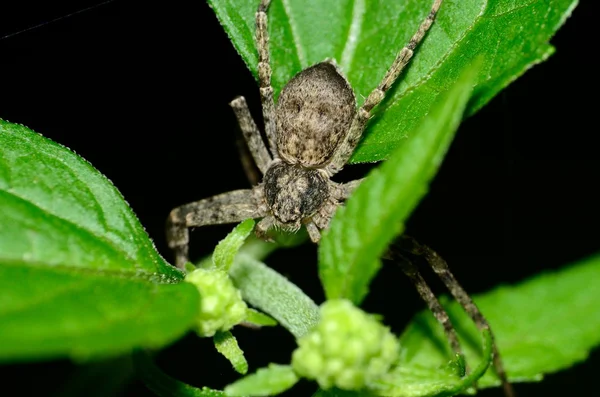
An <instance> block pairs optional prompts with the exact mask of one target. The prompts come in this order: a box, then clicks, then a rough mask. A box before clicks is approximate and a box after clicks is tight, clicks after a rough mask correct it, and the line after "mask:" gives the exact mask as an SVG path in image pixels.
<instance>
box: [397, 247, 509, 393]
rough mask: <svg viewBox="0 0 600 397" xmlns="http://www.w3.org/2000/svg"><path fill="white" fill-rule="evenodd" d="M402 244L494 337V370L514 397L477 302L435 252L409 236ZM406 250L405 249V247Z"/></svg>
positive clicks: (496, 347)
mask: <svg viewBox="0 0 600 397" xmlns="http://www.w3.org/2000/svg"><path fill="white" fill-rule="evenodd" d="M402 242H403V243H405V244H406V245H407V247H408V248H406V249H407V251H408V252H410V253H412V254H414V255H419V256H423V257H424V258H425V260H426V261H427V262H428V263H429V266H431V268H432V269H433V271H434V272H435V273H436V274H437V275H438V277H439V278H440V279H441V280H442V282H443V283H444V285H445V286H446V288H448V290H449V291H450V293H451V294H452V296H453V297H454V299H456V300H457V302H458V303H459V304H460V305H461V306H462V307H463V308H464V309H465V311H466V312H467V314H468V315H469V317H471V319H472V320H473V321H474V322H475V325H476V326H477V328H478V329H480V330H484V329H486V330H488V331H489V332H490V335H492V341H493V344H492V351H493V363H494V369H495V370H496V373H497V374H498V377H499V378H500V380H501V382H502V388H503V389H504V395H505V396H506V397H514V396H515V393H514V390H513V388H512V385H511V384H510V383H509V381H508V378H507V376H506V371H505V370H504V365H503V364H502V358H501V357H500V352H499V351H498V346H497V345H496V342H495V338H494V334H493V332H492V330H491V328H490V324H489V323H488V322H487V320H486V319H485V317H484V316H483V314H482V313H481V312H480V311H479V308H478V307H477V305H475V302H473V300H472V299H471V297H470V296H469V294H467V291H465V290H464V288H463V287H462V286H461V285H460V283H459V282H458V280H456V278H455V277H454V275H453V274H452V272H450V269H449V268H448V264H447V263H446V261H445V260H444V259H443V258H442V257H441V256H439V255H438V254H437V252H435V251H434V250H432V249H431V248H429V247H428V246H426V245H424V244H420V243H419V242H417V241H415V240H414V239H413V238H411V237H408V236H402ZM403 249H404V247H403Z"/></svg>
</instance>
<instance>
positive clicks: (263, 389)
mask: <svg viewBox="0 0 600 397" xmlns="http://www.w3.org/2000/svg"><path fill="white" fill-rule="evenodd" d="M296 382H298V376H296V374H295V373H294V370H293V369H292V367H290V366H289V365H277V364H269V366H268V367H266V368H261V369H259V370H258V371H256V373H254V374H251V375H248V376H245V377H243V378H242V379H240V380H238V381H236V382H234V383H232V384H230V385H228V386H227V387H225V394H226V395H227V396H240V397H242V396H272V395H275V394H278V393H281V392H283V391H285V390H287V389H289V388H291V387H292V386H294V385H295V384H296Z"/></svg>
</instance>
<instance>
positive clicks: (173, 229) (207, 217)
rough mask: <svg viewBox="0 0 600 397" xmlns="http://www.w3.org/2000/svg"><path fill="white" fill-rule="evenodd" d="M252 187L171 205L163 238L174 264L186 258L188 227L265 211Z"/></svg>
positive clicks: (221, 222)
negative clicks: (174, 206) (172, 255)
mask: <svg viewBox="0 0 600 397" xmlns="http://www.w3.org/2000/svg"><path fill="white" fill-rule="evenodd" d="M256 196H257V192H256V189H254V190H251V189H246V190H234V191H232V192H229V193H223V194H219V195H217V196H213V197H209V198H207V199H204V200H200V201H195V202H193V203H188V204H184V205H182V206H180V207H177V208H174V209H173V210H172V211H171V213H170V214H169V218H168V219H167V230H166V232H167V242H168V244H169V247H170V248H171V249H172V250H173V251H174V252H175V264H176V265H177V267H178V268H180V269H183V268H184V266H185V264H186V263H187V262H188V243H189V231H188V228H189V227H194V226H204V225H217V224H223V223H235V222H240V221H243V220H244V219H248V218H259V217H261V216H264V215H265V213H264V212H265V211H264V209H263V208H262V206H261V205H260V204H259V201H258V200H257V199H256Z"/></svg>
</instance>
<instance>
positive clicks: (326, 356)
mask: <svg viewBox="0 0 600 397" xmlns="http://www.w3.org/2000/svg"><path fill="white" fill-rule="evenodd" d="M398 350H399V343H398V340H397V338H396V337H395V336H394V334H392V333H391V332H390V330H389V328H387V327H385V326H384V325H383V324H381V323H380V322H379V321H377V320H376V319H375V318H374V317H373V316H372V315H369V314H367V313H365V312H364V311H362V310H361V309H359V308H357V307H356V306H354V305H353V304H352V303H351V302H349V301H346V300H331V301H327V302H325V303H324V304H323V305H322V306H321V321H320V322H319V324H318V325H317V326H316V327H315V328H313V329H312V330H311V331H310V332H309V333H308V334H306V335H304V336H303V337H301V338H300V339H299V340H298V348H297V349H296V350H295V351H294V353H293V356H292V367H293V368H294V371H296V373H297V374H298V375H300V376H303V377H305V378H308V379H315V380H316V381H317V382H318V383H319V386H321V388H323V389H329V388H331V387H332V386H336V387H338V388H340V389H345V390H360V389H363V388H365V387H366V386H367V385H369V383H371V382H372V381H375V380H377V379H379V378H381V377H382V376H383V375H385V374H386V373H387V372H388V371H389V369H390V367H391V366H392V364H393V363H394V361H395V360H396V359H397V357H398Z"/></svg>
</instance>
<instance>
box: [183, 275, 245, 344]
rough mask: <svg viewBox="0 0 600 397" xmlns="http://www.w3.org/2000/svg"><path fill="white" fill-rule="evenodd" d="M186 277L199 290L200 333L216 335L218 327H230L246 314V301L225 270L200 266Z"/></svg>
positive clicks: (198, 322) (226, 328)
mask: <svg viewBox="0 0 600 397" xmlns="http://www.w3.org/2000/svg"><path fill="white" fill-rule="evenodd" d="M185 281H187V282H189V283H192V284H194V285H195V286H196V288H198V291H199V292H200V313H199V315H198V318H197V328H196V332H197V333H198V335H200V336H213V335H214V334H215V333H216V332H217V331H228V330H229V329H231V328H232V327H233V326H234V325H236V324H239V323H240V322H242V321H244V319H245V318H246V309H247V306H246V303H245V302H244V301H243V300H242V294H241V293H240V291H239V290H238V289H237V288H235V286H234V285H233V283H232V281H231V279H230V278H229V275H228V274H227V273H226V272H224V271H222V270H217V269H202V268H198V269H196V270H194V271H192V272H191V273H188V275H187V276H186V277H185Z"/></svg>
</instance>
